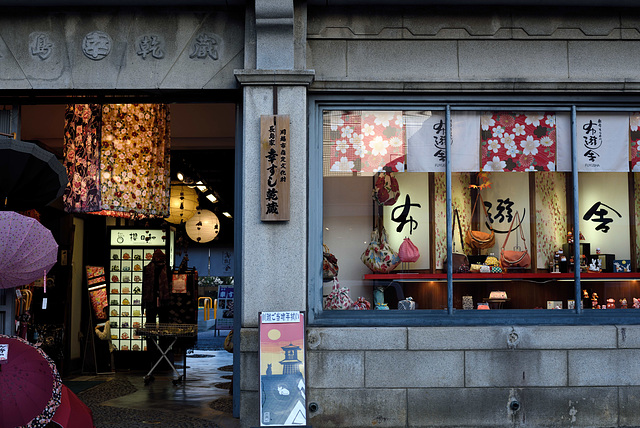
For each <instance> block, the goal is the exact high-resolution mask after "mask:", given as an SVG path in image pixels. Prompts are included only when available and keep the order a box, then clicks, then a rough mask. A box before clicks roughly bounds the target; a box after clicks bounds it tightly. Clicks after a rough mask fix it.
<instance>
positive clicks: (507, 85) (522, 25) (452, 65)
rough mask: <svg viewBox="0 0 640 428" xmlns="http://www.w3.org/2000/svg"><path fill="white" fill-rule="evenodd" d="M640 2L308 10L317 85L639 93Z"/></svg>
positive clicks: (311, 64) (309, 43)
mask: <svg viewBox="0 0 640 428" xmlns="http://www.w3.org/2000/svg"><path fill="white" fill-rule="evenodd" d="M639 14H640V12H639V11H638V9H616V8H598V9H596V8H578V7H572V8H560V7H544V8H541V7H508V6H505V7H500V8H495V7H494V8H490V7H464V8H460V7H458V8H447V7H429V8H420V7H410V8H402V7H395V6H393V7H380V6H378V7H373V8H356V7H350V8H347V7H345V8H322V7H310V8H309V11H308V17H309V18H308V32H307V46H308V51H307V68H309V69H314V70H315V71H316V79H315V82H314V84H313V85H312V86H311V89H312V90H317V91H323V90H329V89H331V90H349V91H352V90H371V91H378V92H391V91H418V92H425V91H427V92H434V91H438V92H440V91H442V92H452V91H453V92H459V91H473V92H484V91H492V90H499V91H507V92H509V91H523V92H531V91H540V90H549V91H562V92H564V91H574V90H581V91H582V90H586V91H626V90H638V89H639V88H640V86H639V83H640V78H639V76H638V73H637V70H638V65H640V57H638V56H637V55H632V54H631V53H632V52H634V51H635V50H637V48H638V46H639V45H640V24H638V23H639V22H640V20H639V19H638V18H639V17H640V16H639Z"/></svg>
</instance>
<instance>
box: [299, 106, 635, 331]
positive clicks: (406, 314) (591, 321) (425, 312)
mask: <svg viewBox="0 0 640 428" xmlns="http://www.w3.org/2000/svg"><path fill="white" fill-rule="evenodd" d="M531 109H536V110H543V111H554V112H569V113H570V115H571V153H572V155H571V161H572V171H571V173H572V177H573V188H572V196H573V206H574V212H573V221H574V224H575V225H576V229H577V230H576V231H575V233H574V236H579V228H578V226H579V224H580V223H579V214H578V206H579V204H578V202H579V200H578V195H579V193H578V168H577V165H578V158H577V130H576V115H577V112H633V111H640V96H638V95H633V94H632V95H628V94H625V95H624V96H593V95H586V96H585V95H577V96H574V95H561V96H557V95H553V94H535V95H531V96H527V97H526V98H525V97H523V96H509V95H505V96H501V95H490V96H483V95H453V96H451V95H433V96H412V95H409V96H407V95H403V94H400V95H397V96H396V95H383V96H375V95H362V96H358V97H354V96H353V95H350V96H349V97H346V96H338V95H310V96H309V112H308V114H309V118H308V119H309V120H308V123H309V134H308V147H309V157H308V173H309V184H308V185H309V188H308V193H309V199H308V206H307V213H308V228H309V229H308V237H309V238H308V239H309V246H308V260H307V263H308V269H307V272H308V278H307V285H308V289H307V306H308V307H307V314H308V325H310V326H372V327H373V326H375V327H378V326H483V325H487V326H488V325H610V324H629V325H631V324H640V317H638V316H636V313H635V311H633V310H622V309H620V310H607V311H599V310H593V311H584V310H582V308H581V305H580V304H576V308H575V309H564V310H554V311H548V310H535V309H501V310H499V311H497V310H496V311H481V313H479V311H460V310H457V311H456V310H455V309H454V308H453V277H452V266H451V264H449V265H448V267H447V309H446V310H434V309H421V310H417V311H325V310H323V308H322V235H323V233H322V230H323V229H322V225H323V224H322V215H323V206H322V204H323V197H322V195H323V180H322V178H323V176H322V126H323V123H322V119H323V117H322V116H323V112H324V111H329V110H368V111H371V110H432V111H444V112H445V117H446V131H447V135H446V149H447V152H450V150H449V149H450V145H451V140H450V135H451V132H450V131H451V130H450V121H449V118H450V115H451V112H452V111H456V110H464V111H481V110H482V111H485V110H515V111H522V110H531ZM445 173H446V225H447V257H448V259H449V260H450V259H451V258H452V245H451V241H452V231H451V221H452V208H451V160H450V158H449V157H447V162H446V172H445ZM574 251H575V253H574V260H579V258H580V253H579V252H580V247H579V246H578V245H575V246H574ZM638 277H639V279H640V273H639V275H638ZM573 281H574V285H575V287H574V293H575V300H576V302H577V303H578V302H580V301H581V297H582V289H581V279H580V271H579V270H577V271H576V272H575V273H574V279H573Z"/></svg>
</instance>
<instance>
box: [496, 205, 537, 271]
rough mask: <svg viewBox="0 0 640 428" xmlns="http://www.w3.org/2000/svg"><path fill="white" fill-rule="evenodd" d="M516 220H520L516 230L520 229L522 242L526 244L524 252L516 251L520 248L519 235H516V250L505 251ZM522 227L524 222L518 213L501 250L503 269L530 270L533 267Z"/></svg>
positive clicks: (512, 221)
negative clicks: (519, 268)
mask: <svg viewBox="0 0 640 428" xmlns="http://www.w3.org/2000/svg"><path fill="white" fill-rule="evenodd" d="M516 219H518V226H516V228H519V229H520V237H521V238H522V242H524V251H521V250H516V248H520V247H519V246H518V242H517V238H518V235H516V246H515V247H513V248H514V249H513V250H505V249H504V247H505V246H506V245H507V241H508V240H509V235H511V230H512V229H513V223H514V222H515V221H516ZM521 226H522V221H521V220H520V213H518V211H516V214H515V215H514V216H513V220H511V225H510V226H509V232H508V233H507V237H506V238H505V239H504V243H503V244H502V249H501V250H500V263H501V264H502V268H503V269H508V268H510V267H523V268H528V267H529V266H531V256H530V255H529V250H528V249H527V241H526V240H525V239H524V232H523V231H522V227H521Z"/></svg>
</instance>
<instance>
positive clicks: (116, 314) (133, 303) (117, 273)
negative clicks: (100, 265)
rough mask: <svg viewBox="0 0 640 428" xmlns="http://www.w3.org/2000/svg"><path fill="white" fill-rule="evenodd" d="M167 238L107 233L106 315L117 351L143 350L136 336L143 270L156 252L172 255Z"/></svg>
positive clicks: (142, 232) (153, 232) (129, 231)
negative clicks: (107, 303) (107, 295)
mask: <svg viewBox="0 0 640 428" xmlns="http://www.w3.org/2000/svg"><path fill="white" fill-rule="evenodd" d="M170 236H172V235H170V234H169V233H168V230H166V229H139V228H110V229H109V241H110V248H109V260H108V265H107V266H109V275H108V284H109V285H108V294H109V297H108V301H109V309H108V313H109V323H110V327H111V339H112V343H113V345H114V347H115V349H116V350H118V351H145V350H147V344H146V340H144V338H143V337H141V336H139V335H137V334H136V329H138V328H141V327H143V326H144V319H145V311H144V305H143V302H142V288H143V282H144V268H145V266H147V265H148V264H149V263H150V262H151V260H152V258H153V255H154V252H155V251H156V250H158V249H159V250H162V251H163V252H164V254H166V255H167V257H168V255H169V254H172V242H171V239H168V238H169V237H170ZM169 265H171V263H169Z"/></svg>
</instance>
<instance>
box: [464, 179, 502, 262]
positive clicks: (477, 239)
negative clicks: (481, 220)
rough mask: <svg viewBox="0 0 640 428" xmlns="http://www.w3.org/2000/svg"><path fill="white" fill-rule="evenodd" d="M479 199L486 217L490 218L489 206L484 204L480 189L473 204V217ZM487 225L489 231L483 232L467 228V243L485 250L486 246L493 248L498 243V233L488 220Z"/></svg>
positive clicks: (465, 239)
mask: <svg viewBox="0 0 640 428" xmlns="http://www.w3.org/2000/svg"><path fill="white" fill-rule="evenodd" d="M478 199H480V202H481V205H482V209H483V210H484V216H485V218H489V214H488V213H487V207H485V206H484V200H483V199H482V195H481V194H480V191H478V196H477V197H476V202H475V203H474V204H473V210H471V217H473V214H474V213H475V212H476V205H478ZM487 226H488V227H489V232H483V231H481V230H467V233H466V235H465V238H464V241H465V242H466V244H467V245H468V246H469V247H471V248H475V249H477V250H483V249H485V248H491V247H493V246H494V245H495V243H496V234H495V232H494V231H493V228H492V227H491V224H489V222H487Z"/></svg>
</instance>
